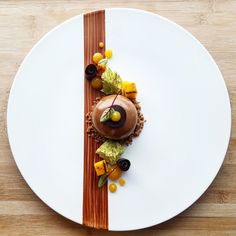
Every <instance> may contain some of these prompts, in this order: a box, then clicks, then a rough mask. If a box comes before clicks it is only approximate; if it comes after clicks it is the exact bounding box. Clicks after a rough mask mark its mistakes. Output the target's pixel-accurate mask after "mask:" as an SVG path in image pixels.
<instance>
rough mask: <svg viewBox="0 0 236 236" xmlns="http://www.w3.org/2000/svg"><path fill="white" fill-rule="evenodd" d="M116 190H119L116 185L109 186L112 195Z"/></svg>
mask: <svg viewBox="0 0 236 236" xmlns="http://www.w3.org/2000/svg"><path fill="white" fill-rule="evenodd" d="M116 190H117V186H116V184H114V183H112V184H109V191H110V192H111V193H114V192H116Z"/></svg>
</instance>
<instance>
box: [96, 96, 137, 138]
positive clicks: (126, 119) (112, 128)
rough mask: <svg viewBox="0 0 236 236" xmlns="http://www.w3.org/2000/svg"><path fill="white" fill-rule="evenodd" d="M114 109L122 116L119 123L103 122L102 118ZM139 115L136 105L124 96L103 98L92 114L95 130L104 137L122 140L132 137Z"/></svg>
mask: <svg viewBox="0 0 236 236" xmlns="http://www.w3.org/2000/svg"><path fill="white" fill-rule="evenodd" d="M111 108H113V109H114V110H115V111H117V112H118V113H119V114H120V119H119V121H118V122H114V121H112V120H107V121H105V122H101V117H102V116H103V115H104V113H106V112H107V111H109V110H110V109H111ZM137 120H138V114H137V109H136V107H135V106H134V104H133V103H132V102H131V101H130V100H129V99H128V98H126V97H124V96H122V95H118V96H117V97H116V95H110V96H105V97H103V98H102V99H101V100H100V101H99V102H98V103H97V104H96V106H95V107H94V109H93V113H92V123H93V126H94V128H95V129H96V130H97V132H98V133H100V134H101V135H102V136H104V137H106V138H108V139H113V140H120V139H124V138H126V137H128V136H129V135H131V134H132V133H133V131H134V129H135V126H136V124H137Z"/></svg>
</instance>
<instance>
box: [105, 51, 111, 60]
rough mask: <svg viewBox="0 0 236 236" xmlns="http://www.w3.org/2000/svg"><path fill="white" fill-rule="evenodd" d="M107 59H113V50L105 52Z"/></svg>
mask: <svg viewBox="0 0 236 236" xmlns="http://www.w3.org/2000/svg"><path fill="white" fill-rule="evenodd" d="M105 57H106V58H108V59H109V58H111V57H112V50H111V49H107V50H106V51H105Z"/></svg>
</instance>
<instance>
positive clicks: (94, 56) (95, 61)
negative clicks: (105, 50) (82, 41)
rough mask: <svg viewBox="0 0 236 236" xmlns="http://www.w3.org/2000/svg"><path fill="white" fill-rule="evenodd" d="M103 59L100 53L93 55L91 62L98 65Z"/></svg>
mask: <svg viewBox="0 0 236 236" xmlns="http://www.w3.org/2000/svg"><path fill="white" fill-rule="evenodd" d="M102 59H103V55H102V54H101V53H100V52H96V53H94V54H93V62H94V63H96V64H98V62H99V61H100V60H102Z"/></svg>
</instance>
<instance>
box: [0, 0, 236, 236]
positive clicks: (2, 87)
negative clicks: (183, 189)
mask: <svg viewBox="0 0 236 236" xmlns="http://www.w3.org/2000/svg"><path fill="white" fill-rule="evenodd" d="M105 7H133V8H141V9H144V10H148V11H152V12H155V13H158V14H160V15H162V16H165V17H168V18H169V19H171V20H173V21H175V22H176V23H178V24H180V25H182V26H183V27H185V28H186V29H187V30H189V31H190V32H191V33H192V34H193V35H194V36H196V37H197V38H198V39H199V40H200V41H201V42H202V44H203V45H204V46H205V47H206V48H207V49H208V50H209V52H210V53H211V55H212V56H213V57H214V59H215V60H216V63H217V64H218V65H219V67H220V69H221V71H222V73H223V76H224V79H225V82H226V84H227V87H228V90H229V94H230V100H231V105H232V120H233V123H232V134H231V142H230V145H229V149H228V152H227V156H226V159H225V161H224V164H223V166H222V168H221V170H220V172H219V174H218V175H217V177H216V179H215V180H214V182H213V183H212V185H211V186H210V188H209V189H208V190H207V191H206V192H205V193H204V195H203V196H202V197H201V198H200V199H199V200H198V201H197V202H196V203H195V204H194V205H193V206H191V207H190V208H189V209H187V210H186V211H185V212H183V213H182V214H180V215H179V216H177V217H175V218H174V219H171V220H169V221H168V222H165V223H163V224H160V225H157V226H154V227H152V228H148V229H144V230H139V231H133V232H123V233H117V232H103V231H98V230H93V229H88V228H85V227H83V226H81V225H78V224H75V223H73V222H71V221H69V220H67V219H65V218H63V217H62V216H60V215H58V214H56V213H55V212H53V211H52V210H51V209H50V208H49V207H47V206H46V205H45V204H44V203H43V202H41V201H40V200H39V199H38V198H37V197H36V196H35V194H34V193H33V192H32V191H31V189H30V188H29V187H28V186H27V184H26V183H25V181H24V180H23V178H22V176H21V174H20V173H19V171H18V169H17V167H16V164H15V162H14V160H13V158H12V154H11V151H10V148H9V143H8V138H7V131H6V112H7V111H6V110H7V100H8V95H9V90H10V87H11V84H12V81H13V78H14V76H15V73H16V71H17V69H18V67H19V65H20V64H21V62H22V60H23V58H24V57H25V55H26V54H27V53H28V52H29V50H30V49H31V47H32V46H33V45H34V44H35V43H36V42H37V41H38V39H39V38H40V37H41V36H43V35H44V34H45V33H46V32H48V31H49V30H51V29H52V28H53V27H54V26H56V25H58V24H59V23H61V22H63V21H64V20H66V19H68V18H70V17H72V16H75V15H77V14H80V13H84V12H86V11H90V10H95V9H101V8H105ZM235 110H236V1H235V0H231V1H230V0H202V1H201V0H168V1H165V0H163V1H152V0H149V1H143V0H137V1H125V0H109V1H103V0H100V1H66V0H56V1H49V0H48V1H43V0H34V1H33V0H32V1H20V0H19V1H17V0H8V1H6V0H0V235H14V236H15V235H25V236H27V235H34V236H36V235H59V236H60V235H63V236H68V235H83V236H84V235H86V236H87V235H145V236H146V235H184V234H185V235H198V236H199V235H236V126H235V122H234V118H235V112H236V111H235Z"/></svg>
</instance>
